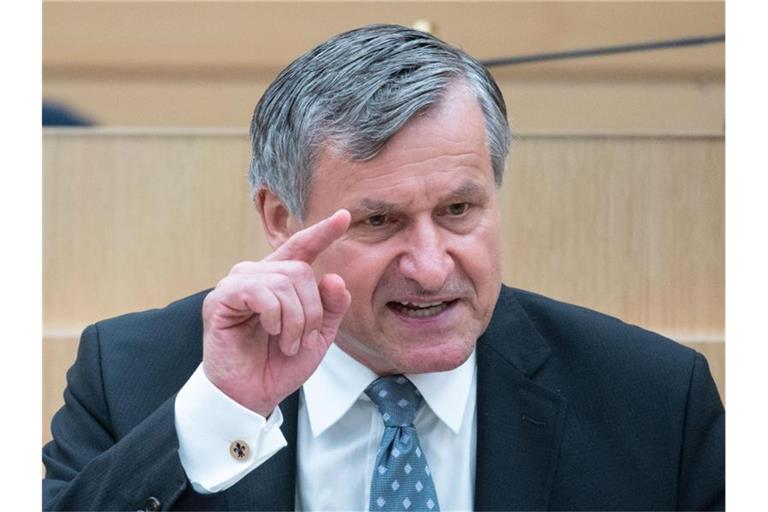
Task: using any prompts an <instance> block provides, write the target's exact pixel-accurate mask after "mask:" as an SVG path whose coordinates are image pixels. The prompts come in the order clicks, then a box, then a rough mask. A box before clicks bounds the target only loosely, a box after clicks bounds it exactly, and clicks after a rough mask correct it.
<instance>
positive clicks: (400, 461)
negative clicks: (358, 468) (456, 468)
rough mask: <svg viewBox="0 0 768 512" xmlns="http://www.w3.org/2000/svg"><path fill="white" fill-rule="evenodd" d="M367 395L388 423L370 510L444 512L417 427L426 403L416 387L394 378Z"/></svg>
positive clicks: (384, 379) (380, 381)
mask: <svg viewBox="0 0 768 512" xmlns="http://www.w3.org/2000/svg"><path fill="white" fill-rule="evenodd" d="M365 394H366V395H368V396H369V397H370V399H371V400H373V403H375V404H376V406H377V407H378V408H379V412H380V413H381V418H382V419H383V420H384V435H383V436H382V438H381V445H379V451H378V454H377V455H376V464H375V465H374V470H373V481H372V482H371V501H370V510H372V511H379V510H382V511H383V510H409V511H410V510H427V511H431V512H435V511H437V510H440V505H439V504H438V502H437V493H436V492H435V484H434V483H433V482H432V476H431V473H430V470H429V466H428V465H427V459H426V456H425V455H424V452H423V451H422V450H421V445H420V444H419V438H418V436H417V435H416V427H414V426H413V418H414V417H416V411H418V410H419V406H420V405H421V401H422V398H421V394H419V391H418V390H417V389H416V386H414V385H413V383H412V382H411V381H409V380H408V379H406V378H405V377H403V376H402V375H392V376H389V377H381V378H380V379H376V380H375V381H373V383H371V385H370V386H368V388H367V389H366V390H365Z"/></svg>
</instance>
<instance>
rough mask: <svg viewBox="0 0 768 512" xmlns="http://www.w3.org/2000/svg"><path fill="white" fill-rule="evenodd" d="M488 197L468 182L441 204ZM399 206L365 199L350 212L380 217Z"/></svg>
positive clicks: (473, 183) (447, 196)
mask: <svg viewBox="0 0 768 512" xmlns="http://www.w3.org/2000/svg"><path fill="white" fill-rule="evenodd" d="M486 197H487V193H486V191H485V190H484V189H483V187H481V186H480V185H478V184H477V183H475V182H473V181H469V180H466V181H464V182H463V183H462V184H461V185H459V186H458V187H456V188H455V189H454V190H452V191H451V192H449V193H448V194H446V195H445V196H444V197H443V198H442V199H441V200H440V202H444V201H446V200H453V199H466V198H473V199H475V200H477V201H481V200H483V199H485V198H486ZM397 209H398V205H397V204H396V203H391V202H389V201H383V200H380V199H371V198H368V197H366V198H363V199H361V200H360V201H358V202H356V203H355V204H353V205H351V206H350V207H349V208H348V210H349V212H350V213H351V214H352V216H353V217H354V216H355V215H371V214H374V215H379V214H384V213H389V212H391V211H393V210H397Z"/></svg>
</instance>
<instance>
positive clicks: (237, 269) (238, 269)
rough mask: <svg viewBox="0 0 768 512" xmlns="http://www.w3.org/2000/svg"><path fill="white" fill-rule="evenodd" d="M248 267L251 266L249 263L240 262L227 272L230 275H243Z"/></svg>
mask: <svg viewBox="0 0 768 512" xmlns="http://www.w3.org/2000/svg"><path fill="white" fill-rule="evenodd" d="M250 266H251V262H248V261H241V262H239V263H235V264H234V265H233V266H232V268H231V269H230V270H229V273H230V275H233V274H234V275H238V274H245V273H246V271H247V270H248V268H249V267H250Z"/></svg>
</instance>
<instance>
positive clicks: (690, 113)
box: [44, 77, 725, 135]
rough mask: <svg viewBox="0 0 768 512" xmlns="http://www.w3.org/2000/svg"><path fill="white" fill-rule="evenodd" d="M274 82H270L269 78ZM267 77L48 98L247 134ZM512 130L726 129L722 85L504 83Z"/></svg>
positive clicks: (53, 92)
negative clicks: (245, 131) (263, 78)
mask: <svg viewBox="0 0 768 512" xmlns="http://www.w3.org/2000/svg"><path fill="white" fill-rule="evenodd" d="M270 78H272V77H270ZM268 80H269V79H267V80H266V81H264V80H254V81H247V80H234V81H227V80H194V81H175V80H152V79H146V78H144V79H132V80H116V81H103V80H98V79H93V78H82V79H61V78H50V79H48V80H46V82H45V87H44V88H45V97H46V98H48V99H51V100H56V101H59V102H61V103H64V104H68V105H77V107H78V109H79V111H80V112H82V113H83V114H85V115H87V116H89V117H91V118H92V119H93V120H94V121H95V122H97V123H98V124H103V125H108V126H119V125H122V126H182V127H184V126H186V127H193V126H223V127H237V128H241V129H247V127H248V126H249V123H250V121H251V114H252V112H253V108H254V106H255V105H256V102H257V101H258V100H259V98H260V97H261V95H262V94H263V93H264V90H265V89H266V88H267V86H268V85H269V81H268ZM500 87H501V89H502V92H503V94H504V98H505V99H506V102H507V110H508V114H509V120H510V123H511V124H512V127H513V130H514V131H515V132H523V133H528V134H533V133H539V134H551V133H555V132H559V133H568V134H578V133H612V134H701V135H706V134H710V135H722V134H723V133H724V132H725V85H724V84H723V82H722V81H703V82H686V81H619V82H611V81H605V80H602V81H593V80H586V81H583V80H573V81H569V82H564V81H560V80H546V79H529V80H508V81H505V82H501V83H500Z"/></svg>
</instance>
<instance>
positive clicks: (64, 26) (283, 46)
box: [43, 1, 725, 78]
mask: <svg viewBox="0 0 768 512" xmlns="http://www.w3.org/2000/svg"><path fill="white" fill-rule="evenodd" d="M724 5H725V4H724V2H687V1H683V2H646V1H637V2H623V1H618V2H600V1H593V2H567V1H563V2H537V1H529V2H475V1H467V2H445V1H442V2H439V1H438V2H405V1H399V2H323V1H320V2H306V1H304V2H288V1H283V2H212V1H207V2H206V1H203V2H167V1H166V2H162V1H159V2H158V1H155V2H146V1H145V2H71V1H70V2H50V1H46V2H44V3H43V58H44V65H45V69H46V70H48V71H51V72H58V71H61V72H66V69H71V70H77V71H79V72H82V73H92V72H94V71H96V70H97V69H102V70H104V71H110V72H113V73H115V72H116V73H118V74H119V73H122V71H119V70H121V69H122V70H128V71H130V72H132V73H134V72H138V73H151V74H156V73H160V74H168V73H172V72H173V69H178V70H194V71H195V72H197V71H200V72H203V73H204V72H208V73H214V74H222V73H233V74H237V75H240V76H242V75H243V74H252V73H254V72H255V70H258V69H262V70H264V69H272V70H277V69H280V68H282V67H284V66H285V65H286V64H288V62H290V61H291V60H293V59H294V58H296V57H297V56H298V55H300V54H302V53H303V52H305V51H306V50H308V49H310V48H311V47H313V46H314V45H316V44H318V43H320V42H322V41H324V40H325V39H327V38H328V37H330V36H332V35H334V34H337V33H340V32H343V31H345V30H349V29H351V28H355V27H359V26H362V25H367V24H370V23H398V24H403V25H411V24H413V22H414V21H415V20H417V19H420V18H424V19H429V20H431V21H432V22H433V23H434V26H435V27H436V33H437V35H439V36H440V37H441V38H443V39H445V40H446V41H448V42H450V43H453V44H455V45H457V46H461V47H462V48H464V49H465V50H466V51H468V52H469V53H471V54H472V55H474V56H475V57H477V58H479V59H484V58H492V57H501V56H510V55H519V54H529V53H538V52H546V51H556V50H563V49H572V48H579V47H591V46H601V45H611V44H624V43H633V42H643V41H649V40H658V39H670V38H677V37H685V36H694V35H710V34H717V33H722V32H724V31H725V8H724ZM722 59H723V46H722V45H714V46H706V47H698V48H690V49H685V50H676V51H661V52H655V53H637V54H632V55H625V56H610V57H606V58H601V59H585V60H578V61H572V62H550V63H546V64H543V65H537V66H525V67H518V68H515V69H516V71H514V74H515V75H519V74H520V73H525V74H528V75H530V74H533V75H540V74H546V75H549V76H562V75H564V74H565V75H568V74H573V73H576V74H578V75H580V76H585V75H595V74H597V75H606V74H608V75H611V76H613V75H615V74H617V73H618V74H620V75H622V76H625V77H626V76H643V77H648V76H681V75H686V76H695V77H697V78H703V77H705V76H709V77H714V76H716V77H722V76H723V73H724V71H723V67H722Z"/></svg>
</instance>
